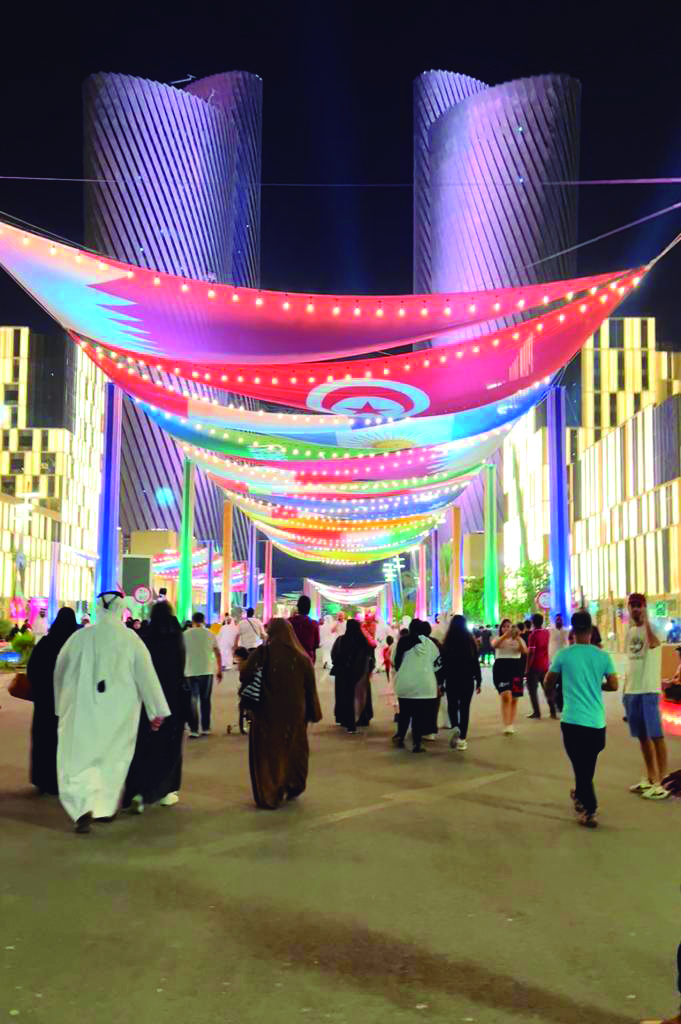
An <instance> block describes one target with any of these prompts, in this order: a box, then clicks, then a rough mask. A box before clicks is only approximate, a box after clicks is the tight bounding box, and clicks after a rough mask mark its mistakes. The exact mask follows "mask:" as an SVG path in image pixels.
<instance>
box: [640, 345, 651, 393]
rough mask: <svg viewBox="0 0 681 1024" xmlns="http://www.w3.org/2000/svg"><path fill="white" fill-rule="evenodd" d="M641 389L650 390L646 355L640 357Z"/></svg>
mask: <svg viewBox="0 0 681 1024" xmlns="http://www.w3.org/2000/svg"><path fill="white" fill-rule="evenodd" d="M641 388H642V389H643V390H644V391H649V390H650V372H649V369H648V353H647V352H644V353H643V354H642V355H641Z"/></svg>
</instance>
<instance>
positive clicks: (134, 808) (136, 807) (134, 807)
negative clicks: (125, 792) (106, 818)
mask: <svg viewBox="0 0 681 1024" xmlns="http://www.w3.org/2000/svg"><path fill="white" fill-rule="evenodd" d="M130 813H131V814H144V797H143V796H139V795H138V796H134V797H133V798H132V800H131V801H130Z"/></svg>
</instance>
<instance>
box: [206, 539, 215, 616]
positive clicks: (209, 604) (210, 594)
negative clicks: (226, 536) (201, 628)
mask: <svg viewBox="0 0 681 1024" xmlns="http://www.w3.org/2000/svg"><path fill="white" fill-rule="evenodd" d="M207 550H208V569H207V574H206V625H207V626H210V625H211V623H212V621H213V605H214V604H215V598H214V594H215V587H214V585H213V541H212V540H209V541H208V544H207Z"/></svg>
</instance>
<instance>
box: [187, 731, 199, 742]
mask: <svg viewBox="0 0 681 1024" xmlns="http://www.w3.org/2000/svg"><path fill="white" fill-rule="evenodd" d="M198 738H199V734H198V732H190V733H189V739H190V740H198Z"/></svg>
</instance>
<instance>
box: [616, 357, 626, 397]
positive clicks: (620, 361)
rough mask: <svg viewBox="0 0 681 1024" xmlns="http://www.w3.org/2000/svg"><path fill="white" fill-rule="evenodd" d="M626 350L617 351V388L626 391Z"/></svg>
mask: <svg viewBox="0 0 681 1024" xmlns="http://www.w3.org/2000/svg"><path fill="white" fill-rule="evenodd" d="M624 386H625V385H624V352H618V353H617V388H618V390H619V391H624Z"/></svg>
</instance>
